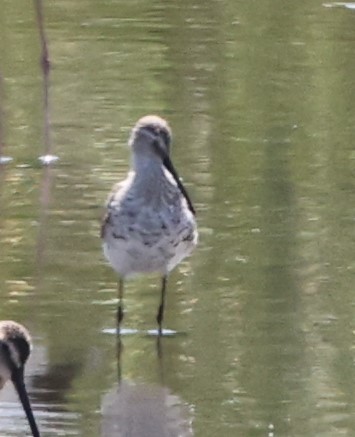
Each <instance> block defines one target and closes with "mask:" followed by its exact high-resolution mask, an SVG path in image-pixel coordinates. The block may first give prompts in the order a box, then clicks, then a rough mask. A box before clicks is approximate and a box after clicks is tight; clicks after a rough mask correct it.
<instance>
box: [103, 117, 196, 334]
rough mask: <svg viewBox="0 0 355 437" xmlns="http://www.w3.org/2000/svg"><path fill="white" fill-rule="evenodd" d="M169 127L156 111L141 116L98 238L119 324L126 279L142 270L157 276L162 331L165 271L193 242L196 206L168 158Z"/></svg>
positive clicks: (111, 195) (160, 331) (159, 320)
mask: <svg viewBox="0 0 355 437" xmlns="http://www.w3.org/2000/svg"><path fill="white" fill-rule="evenodd" d="M170 144H171V131H170V128H169V126H168V124H167V122H166V121H165V120H164V119H162V118H160V117H158V116H155V115H148V116H146V117H143V118H141V119H140V120H138V122H137V123H136V125H135V127H134V128H133V130H132V133H131V137H130V140H129V146H130V147H131V153H132V162H131V171H130V172H129V174H128V176H127V178H126V179H125V180H124V181H123V182H121V183H118V184H117V185H115V186H114V188H113V190H112V192H111V194H110V196H109V198H108V202H107V213H106V215H105V217H104V220H103V223H102V228H101V238H102V239H103V250H104V254H105V256H106V258H107V259H108V260H109V262H110V264H111V266H112V267H113V268H114V270H115V271H116V272H117V273H118V275H119V277H120V280H119V303H118V310H117V321H118V325H120V322H121V321H122V318H123V307H122V298H123V287H124V280H125V279H127V278H130V277H132V276H135V275H137V274H144V273H158V274H160V275H161V278H162V283H161V295H160V305H159V309H158V314H157V322H158V327H159V334H160V335H161V334H162V322H163V316H164V306H165V294H166V283H167V276H168V274H169V272H170V271H171V270H172V269H173V268H174V267H175V266H176V265H177V264H179V262H180V261H181V260H182V259H183V258H185V257H186V256H188V255H190V253H191V252H192V250H193V249H194V247H195V246H196V244H197V238H198V233H197V227H196V221H195V210H194V207H193V205H192V203H191V200H190V197H189V195H188V193H187V191H186V189H185V187H184V186H183V184H182V182H181V181H180V178H179V176H178V174H177V172H176V170H175V168H174V166H173V164H172V162H171V159H170Z"/></svg>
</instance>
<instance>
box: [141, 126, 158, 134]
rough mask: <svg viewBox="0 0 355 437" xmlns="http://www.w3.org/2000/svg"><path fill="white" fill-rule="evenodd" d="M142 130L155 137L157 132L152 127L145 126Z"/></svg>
mask: <svg viewBox="0 0 355 437" xmlns="http://www.w3.org/2000/svg"><path fill="white" fill-rule="evenodd" d="M144 130H145V131H147V132H149V133H150V134H152V135H154V136H156V134H157V131H156V129H155V128H154V127H153V126H145V127H144Z"/></svg>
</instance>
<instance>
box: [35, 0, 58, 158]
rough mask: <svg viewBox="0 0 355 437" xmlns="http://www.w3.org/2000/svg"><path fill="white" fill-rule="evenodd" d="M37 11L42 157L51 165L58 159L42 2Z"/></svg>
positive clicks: (38, 4)
mask: <svg viewBox="0 0 355 437" xmlns="http://www.w3.org/2000/svg"><path fill="white" fill-rule="evenodd" d="M33 2H34V7H35V10H36V18H37V26H38V33H39V38H40V43H41V62H40V63H41V68H42V74H43V111H44V120H43V131H44V152H45V155H44V156H41V157H40V160H41V161H42V163H43V164H50V163H52V162H54V161H56V160H57V159H58V157H56V156H53V155H51V151H52V141H51V125H50V105H49V76H50V71H51V63H50V60H49V51H48V43H47V37H46V33H45V31H44V17H43V4H42V0H33Z"/></svg>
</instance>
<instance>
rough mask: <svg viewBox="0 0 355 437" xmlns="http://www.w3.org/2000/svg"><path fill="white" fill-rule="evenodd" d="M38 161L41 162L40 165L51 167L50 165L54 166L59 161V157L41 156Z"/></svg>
mask: <svg viewBox="0 0 355 437" xmlns="http://www.w3.org/2000/svg"><path fill="white" fill-rule="evenodd" d="M38 159H39V161H41V163H42V164H43V165H51V164H55V163H56V162H57V161H58V160H59V156H56V155H42V156H40V157H39V158H38Z"/></svg>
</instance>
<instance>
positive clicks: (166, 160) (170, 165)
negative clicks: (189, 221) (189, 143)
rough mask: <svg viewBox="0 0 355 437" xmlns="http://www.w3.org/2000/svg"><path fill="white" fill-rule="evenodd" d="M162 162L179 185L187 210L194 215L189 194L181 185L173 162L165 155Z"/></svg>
mask: <svg viewBox="0 0 355 437" xmlns="http://www.w3.org/2000/svg"><path fill="white" fill-rule="evenodd" d="M163 164H164V166H165V167H166V169H167V170H168V171H169V172H170V173H171V174H172V175H173V177H174V179H175V181H176V183H177V186H178V187H179V189H180V191H181V192H182V194H183V195H184V197H185V199H186V202H187V205H188V207H189V210H190V211H191V212H192V214H193V215H196V211H195V208H194V207H193V205H192V202H191V199H190V196H189V195H188V193H187V191H186V188H185V187H184V186H183V184H182V182H181V180H180V178H179V175H178V174H177V171H176V170H175V168H174V166H173V163H172V162H171V159H170V158H169V156H167V155H166V156H164V158H163Z"/></svg>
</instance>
